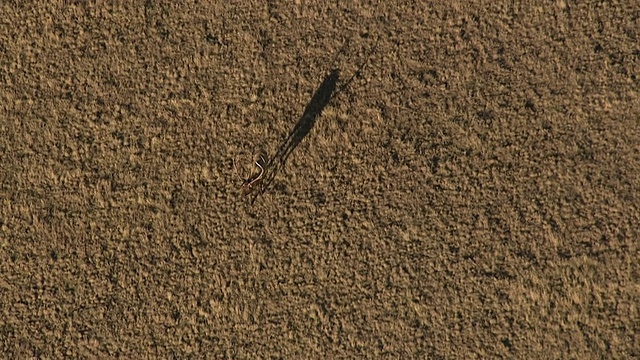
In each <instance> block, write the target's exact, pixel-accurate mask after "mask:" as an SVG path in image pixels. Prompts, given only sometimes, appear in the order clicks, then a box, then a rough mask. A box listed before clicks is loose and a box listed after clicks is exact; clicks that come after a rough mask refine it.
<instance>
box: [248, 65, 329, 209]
mask: <svg viewBox="0 0 640 360" xmlns="http://www.w3.org/2000/svg"><path fill="white" fill-rule="evenodd" d="M339 77H340V71H339V70H338V69H334V70H332V71H331V73H329V75H327V76H326V77H325V78H324V80H323V81H322V84H320V86H319V87H318V90H316V92H315V93H314V94H313V96H312V97H311V100H310V101H309V103H308V104H307V106H306V107H305V108H304V113H303V114H302V116H301V117H300V119H299V120H298V123H297V124H296V126H295V127H294V128H293V131H291V133H290V134H289V136H288V137H287V139H286V140H285V141H284V142H283V143H282V144H281V145H280V147H279V148H278V151H277V152H276V154H275V155H274V156H273V157H272V158H271V159H270V160H269V162H268V163H267V166H266V167H265V169H266V170H267V174H266V176H265V180H264V185H263V187H262V191H260V192H258V193H256V195H255V197H254V199H253V201H255V198H257V196H258V195H259V194H262V193H264V192H265V191H266V190H267V189H268V188H269V186H270V185H271V183H272V182H273V180H274V179H275V177H276V175H277V174H278V172H280V170H282V168H283V167H284V166H285V163H286V162H287V158H289V155H291V152H293V150H294V149H295V148H296V147H297V146H298V144H300V141H302V139H304V137H305V136H307V134H308V133H309V131H310V130H311V129H312V128H313V125H314V124H315V123H316V120H317V119H318V117H319V116H320V114H321V113H322V110H324V108H325V107H326V106H327V104H329V101H331V98H332V97H333V95H334V92H335V90H336V84H337V83H338V80H339Z"/></svg>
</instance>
